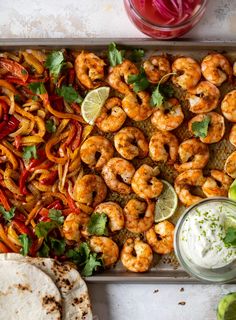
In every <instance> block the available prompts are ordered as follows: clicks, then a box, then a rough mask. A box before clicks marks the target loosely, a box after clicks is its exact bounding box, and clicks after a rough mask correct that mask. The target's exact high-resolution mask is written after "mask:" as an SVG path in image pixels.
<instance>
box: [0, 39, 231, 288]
mask: <svg viewBox="0 0 236 320" xmlns="http://www.w3.org/2000/svg"><path fill="white" fill-rule="evenodd" d="M113 41H115V42H116V43H117V44H119V45H121V46H125V47H126V46H127V47H131V48H132V47H134V48H143V49H145V50H146V51H150V52H156V53H157V54H161V53H163V52H165V53H170V54H172V55H190V56H192V57H195V58H198V59H199V58H201V57H203V56H204V55H206V54H208V53H209V52H213V51H217V52H221V53H225V54H226V55H227V56H228V57H230V59H231V60H232V61H236V42H234V41H232V42H231V41H227V42H226V41H192V40H191V39H186V40H177V41H156V40H152V39H148V38H147V39H146V38H145V39H129V38H115V39H110V38H100V39H87V38H86V39H85V38H82V39H77V38H67V39H63V38H61V39H10V38H8V39H0V51H4V50H6V51H9V50H18V49H23V48H24V49H26V48H40V49H60V48H74V49H82V48H84V49H87V50H93V51H100V50H104V49H106V48H107V46H108V44H109V43H111V42H113ZM86 281H88V282H97V283H98V282H100V283H109V282H110V283H165V284H172V283H182V284H184V283H199V280H197V279H194V278H192V277H191V276H189V275H188V274H187V273H186V272H185V271H184V270H183V269H182V267H181V266H178V267H177V266H173V265H171V264H170V263H168V259H167V260H166V261H161V262H160V263H157V264H156V265H155V267H153V268H152V269H151V270H150V271H149V272H147V273H143V274H136V273H131V272H128V271H126V270H125V269H124V268H123V267H122V265H121V263H120V262H119V263H118V264H117V266H116V267H115V268H114V269H111V270H107V271H105V272H102V273H100V274H97V275H94V276H92V277H88V278H86ZM235 283H236V282H235Z"/></svg>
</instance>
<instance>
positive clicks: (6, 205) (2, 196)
mask: <svg viewBox="0 0 236 320" xmlns="http://www.w3.org/2000/svg"><path fill="white" fill-rule="evenodd" d="M0 202H1V204H2V205H3V207H4V209H5V210H6V211H9V210H10V209H11V206H10V204H9V202H8V199H7V196H6V194H5V192H4V191H3V190H2V189H0Z"/></svg>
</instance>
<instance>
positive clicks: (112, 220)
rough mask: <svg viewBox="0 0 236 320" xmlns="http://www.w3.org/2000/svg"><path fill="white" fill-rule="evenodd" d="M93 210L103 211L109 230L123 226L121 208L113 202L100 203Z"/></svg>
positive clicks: (116, 229) (117, 229)
mask: <svg viewBox="0 0 236 320" xmlns="http://www.w3.org/2000/svg"><path fill="white" fill-rule="evenodd" d="M94 212H98V213H105V214H106V215H107V217H108V219H109V223H108V226H109V228H110V230H111V232H115V231H119V230H121V229H122V228H123V227H124V223H125V219H124V214H123V209H122V208H121V207H120V206H119V205H118V204H117V203H115V202H111V201H109V202H103V203H100V204H99V205H98V206H97V207H96V208H95V209H94Z"/></svg>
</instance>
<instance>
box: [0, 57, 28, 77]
mask: <svg viewBox="0 0 236 320" xmlns="http://www.w3.org/2000/svg"><path fill="white" fill-rule="evenodd" d="M0 67H1V68H3V69H5V70H7V71H8V72H9V73H11V74H12V75H13V76H16V77H17V78H19V79H21V80H22V81H23V82H26V81H27V79H28V76H29V74H28V71H27V70H26V69H25V68H24V67H23V66H22V65H21V64H19V63H18V62H16V61H12V60H10V59H6V58H0Z"/></svg>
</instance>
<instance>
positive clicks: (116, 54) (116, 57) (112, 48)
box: [108, 42, 125, 67]
mask: <svg viewBox="0 0 236 320" xmlns="http://www.w3.org/2000/svg"><path fill="white" fill-rule="evenodd" d="M124 54H125V51H124V50H118V49H117V47H116V44H115V42H112V43H110V44H109V46H108V60H109V63H110V65H111V66H112V67H115V66H116V65H117V64H120V63H122V61H123V59H124Z"/></svg>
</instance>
